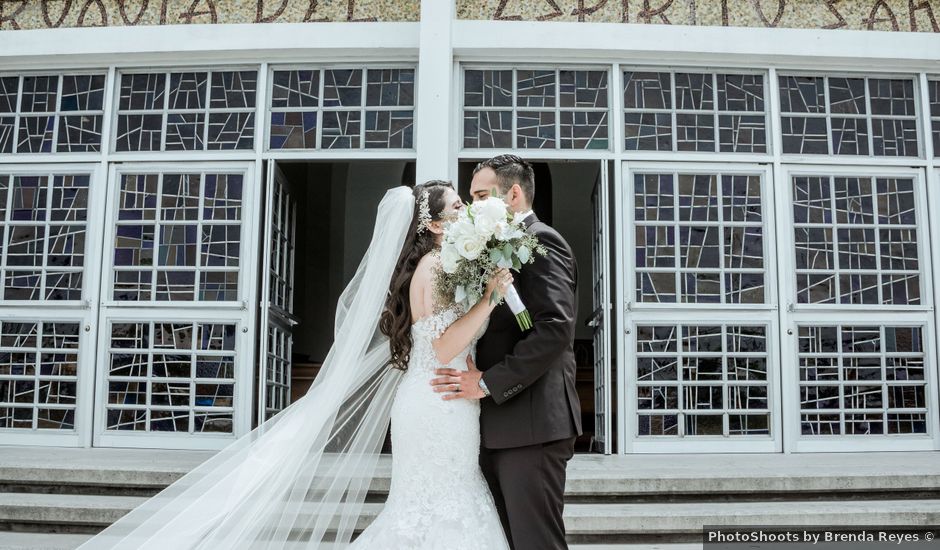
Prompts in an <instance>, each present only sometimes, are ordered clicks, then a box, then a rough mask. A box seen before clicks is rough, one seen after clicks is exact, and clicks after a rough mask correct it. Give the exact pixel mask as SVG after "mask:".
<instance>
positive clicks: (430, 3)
mask: <svg viewBox="0 0 940 550" xmlns="http://www.w3.org/2000/svg"><path fill="white" fill-rule="evenodd" d="M455 17H456V8H455V6H454V1H453V0H422V1H421V26H420V36H419V42H418V47H419V50H418V74H417V79H418V81H417V90H416V92H415V96H416V102H417V103H416V104H415V147H416V149H417V155H418V160H417V179H416V181H417V182H418V183H420V182H422V181H425V180H429V179H450V180H455V179H456V177H457V151H456V140H455V139H454V135H455V132H454V131H453V128H454V121H455V120H457V113H456V112H455V108H456V106H455V105H452V104H451V103H452V100H453V98H454V93H453V90H454V82H453V81H454V79H453V75H452V74H451V70H452V67H453V53H452V52H453V47H452V44H451V34H452V28H453V21H454V18H455ZM455 183H456V182H455Z"/></svg>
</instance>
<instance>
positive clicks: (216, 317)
mask: <svg viewBox="0 0 940 550" xmlns="http://www.w3.org/2000/svg"><path fill="white" fill-rule="evenodd" d="M188 170H192V171H197V170H208V171H217V172H224V173H233V172H240V173H243V174H244V176H243V180H242V207H241V208H242V219H241V222H240V225H241V227H242V234H241V244H240V253H241V256H240V262H239V267H240V269H239V275H238V285H239V286H238V287H239V293H240V299H239V300H237V301H232V302H155V301H151V302H124V301H115V300H113V299H112V296H113V294H112V292H113V283H112V273H113V262H114V254H113V243H114V235H115V221H116V216H117V201H118V198H119V194H120V186H119V183H120V177H121V175H122V174H124V173H158V172H185V171H188ZM108 181H109V185H108V195H107V208H106V211H107V214H106V215H105V216H103V217H102V218H103V219H104V220H105V223H107V227H106V228H105V238H104V246H105V248H106V249H107V250H108V251H109V254H108V255H107V256H105V258H104V259H103V261H102V263H101V266H102V269H101V273H102V276H101V296H102V299H101V313H100V316H99V321H98V326H99V327H100V329H99V334H98V343H97V349H99V350H101V358H100V360H99V361H98V374H97V387H96V391H95V407H94V411H95V428H94V438H93V444H94V445H95V446H115V447H151V448H179V449H220V448H222V447H224V446H225V445H226V444H228V443H230V442H231V441H232V440H234V439H235V438H236V437H238V436H241V435H244V434H245V433H247V432H249V431H250V430H251V419H252V410H253V407H252V405H251V403H252V395H253V392H254V384H255V381H256V380H255V379H256V368H255V357H256V355H255V353H256V350H255V341H254V335H255V331H256V330H257V322H258V319H257V314H256V313H255V311H254V309H253V308H251V309H249V304H254V303H256V302H257V299H258V296H257V284H256V278H257V266H258V262H259V258H258V254H259V251H258V246H257V243H258V239H259V238H260V223H259V221H258V220H259V215H260V209H261V205H260V200H259V198H258V196H257V195H258V193H257V190H258V186H257V185H256V183H257V174H256V173H255V164H254V163H250V162H195V163H144V162H139V163H127V164H112V165H111V169H110V173H109V178H108ZM197 285H198V281H197ZM149 320H159V321H165V322H174V321H181V322H186V321H203V322H209V323H234V324H235V326H236V331H237V334H236V342H235V356H236V360H235V388H234V395H233V404H234V411H235V412H234V416H233V432H232V433H231V434H217V433H210V434H186V433H177V432H168V433H157V432H139V431H130V430H128V431H126V432H123V431H119V430H107V399H108V371H109V362H110V357H109V354H108V349H109V348H110V340H111V332H110V327H111V323H113V322H122V321H129V322H133V321H137V322H140V321H149Z"/></svg>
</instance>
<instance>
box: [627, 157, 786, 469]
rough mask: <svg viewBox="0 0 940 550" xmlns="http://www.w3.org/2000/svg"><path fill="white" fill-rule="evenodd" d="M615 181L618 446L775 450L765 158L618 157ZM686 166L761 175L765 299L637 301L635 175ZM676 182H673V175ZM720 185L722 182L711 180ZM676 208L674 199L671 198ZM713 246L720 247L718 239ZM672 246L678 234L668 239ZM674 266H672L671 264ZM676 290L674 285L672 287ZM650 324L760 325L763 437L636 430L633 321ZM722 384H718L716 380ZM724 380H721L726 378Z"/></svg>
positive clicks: (771, 249) (772, 255) (770, 227)
mask: <svg viewBox="0 0 940 550" xmlns="http://www.w3.org/2000/svg"><path fill="white" fill-rule="evenodd" d="M621 170H622V175H621V183H620V184H619V185H618V186H617V187H618V190H619V191H620V195H621V196H620V197H618V198H617V199H616V200H617V205H618V208H617V212H616V214H615V215H616V217H617V218H619V220H617V225H618V226H620V227H621V230H619V231H618V232H617V233H618V236H620V243H618V245H617V249H616V252H617V253H616V255H617V256H618V258H617V260H616V267H617V269H618V270H619V274H618V277H617V279H618V284H617V288H618V290H619V291H620V296H621V298H620V299H621V300H622V304H623V305H622V307H621V308H620V311H621V312H623V323H622V326H623V330H622V331H621V332H620V338H619V340H620V342H619V350H620V351H619V353H618V354H617V358H618V374H617V386H618V388H617V393H618V395H620V396H622V398H621V399H620V400H619V402H620V403H621V404H620V406H619V407H618V411H617V413H618V416H619V417H620V420H619V422H618V424H619V426H618V427H619V428H620V430H621V431H620V443H621V445H622V446H621V447H620V449H621V450H622V451H621V452H622V453H662V452H703V453H704V452H780V451H781V450H782V442H783V437H782V421H781V420H782V419H781V417H782V409H781V399H780V398H779V395H780V393H779V392H780V390H779V386H780V376H779V372H780V370H781V369H780V356H779V343H778V341H777V338H776V334H777V332H778V316H777V311H776V310H777V290H776V276H775V275H776V258H777V256H778V254H777V243H776V242H774V238H773V236H774V227H775V218H776V216H775V214H776V212H775V201H774V196H773V193H772V192H771V190H772V189H773V181H772V177H771V176H772V172H771V170H770V167H769V166H767V165H764V164H754V163H718V162H707V163H706V162H698V163H681V164H679V165H678V167H677V163H673V162H667V161H650V162H644V161H630V160H627V161H623V162H622V163H621ZM673 171H678V172H689V173H716V174H718V173H720V174H760V175H761V190H762V191H761V197H762V203H761V214H762V216H761V222H762V223H761V227H762V231H763V235H764V285H765V286H764V298H765V303H764V304H696V303H692V304H684V303H682V302H676V303H645V302H642V303H641V302H636V276H635V266H634V260H633V258H635V248H634V247H635V245H636V242H635V240H636V233H635V230H634V229H635V227H636V226H635V220H634V204H633V176H634V174H642V173H656V172H673ZM675 185H678V181H676V182H675ZM718 185H719V186H720V185H721V182H720V181H719V182H718ZM676 207H677V208H678V205H676ZM719 245H721V246H723V244H722V243H719ZM675 246H676V248H677V249H678V247H679V243H678V241H677V242H676V244H675ZM676 270H678V266H676ZM676 291H677V293H678V292H679V289H678V288H677V289H676ZM655 323H676V324H717V323H727V324H743V325H749V324H750V325H757V324H764V325H766V326H767V333H766V337H767V408H768V410H769V412H770V414H771V420H770V424H769V427H770V435H769V436H744V435H736V436H728V437H726V436H687V437H677V436H643V437H638V436H637V435H636V430H637V384H636V361H635V355H636V353H635V350H636V326H637V325H638V324H639V325H646V324H655ZM723 385H725V384H723ZM725 386H726V385H725ZM726 387H727V386H726Z"/></svg>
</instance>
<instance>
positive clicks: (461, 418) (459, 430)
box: [350, 309, 509, 550]
mask: <svg viewBox="0 0 940 550" xmlns="http://www.w3.org/2000/svg"><path fill="white" fill-rule="evenodd" d="M458 316H459V313H458V312H457V311H455V310H454V309H446V310H443V311H441V312H438V313H435V314H433V315H430V316H427V317H424V318H422V319H420V320H418V321H417V322H416V323H415V324H414V325H412V327H411V335H412V340H413V346H412V350H411V359H410V361H409V363H408V370H407V371H406V372H405V374H404V376H403V377H402V379H401V382H400V383H399V385H398V388H397V390H396V393H395V398H394V401H393V403H392V409H391V432H392V479H391V486H390V488H389V494H388V500H387V501H386V503H385V506H384V507H383V509H382V511H381V513H380V514H379V515H378V516H377V517H376V518H375V520H374V521H373V522H372V523H371V524H370V525H369V527H368V528H366V529H365V530H364V531H363V532H362V534H360V535H359V537H358V538H357V539H356V540H355V541H353V543H352V545H351V546H350V548H353V549H356V550H376V549H389V550H391V549H394V550H405V549H421V550H444V549H447V550H462V549H466V550H504V549H508V548H509V543H508V542H507V541H506V536H505V534H504V533H503V528H502V525H501V524H500V522H499V515H498V514H497V512H496V507H495V505H494V502H493V496H492V494H490V490H489V487H488V486H487V484H486V480H485V479H484V477H483V473H482V471H481V470H480V465H479V462H478V460H479V452H480V424H479V419H480V402H479V401H476V400H469V399H454V400H447V401H445V400H443V399H441V395H442V394H440V393H436V392H434V391H433V389H432V388H431V386H430V385H429V383H428V382H429V381H430V380H431V379H432V378H434V377H435V376H436V375H435V374H434V369H435V368H438V367H439V366H440V364H439V363H438V361H437V357H436V356H435V354H434V350H433V348H432V347H431V342H432V341H433V340H434V339H435V338H436V337H438V336H439V335H440V334H442V333H443V332H444V330H446V329H447V327H448V326H449V325H450V324H451V323H453V322H454V321H456V320H457V318H458ZM484 329H485V327H483V328H481V330H480V331H479V332H478V333H477V335H476V338H474V341H473V342H471V344H470V345H469V346H467V348H465V349H464V350H463V351H462V352H461V353H460V354H459V355H458V356H457V357H455V358H454V359H453V361H451V362H450V364H449V365H448V366H449V367H451V368H455V369H459V370H466V369H467V364H466V357H467V354H468V353H472V350H473V349H474V348H475V345H476V339H477V338H479V337H480V336H481V335H482V334H483V330H484Z"/></svg>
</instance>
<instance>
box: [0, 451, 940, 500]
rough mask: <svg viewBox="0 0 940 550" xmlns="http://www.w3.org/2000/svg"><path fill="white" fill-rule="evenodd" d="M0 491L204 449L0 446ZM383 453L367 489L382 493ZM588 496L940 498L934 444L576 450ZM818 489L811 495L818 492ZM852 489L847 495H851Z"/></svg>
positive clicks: (155, 480) (154, 480)
mask: <svg viewBox="0 0 940 550" xmlns="http://www.w3.org/2000/svg"><path fill="white" fill-rule="evenodd" d="M0 449H2V452H0V491H6V492H71V493H86V494H87V493H97V494H118V495H120V494H124V495H128V496H148V495H151V494H154V493H156V492H158V491H159V490H161V489H162V488H164V487H166V486H167V485H168V484H170V483H172V482H173V481H175V480H177V479H179V478H180V477H181V476H182V475H184V474H185V473H187V472H188V471H190V470H191V469H192V468H194V467H195V466H197V465H198V464H200V463H201V462H203V461H204V460H206V459H207V458H209V457H210V456H212V453H211V452H206V451H166V450H150V449H98V448H95V449H71V448H58V449H49V448H47V447H5V448H4V447H0ZM390 472H391V458H390V457H389V456H383V457H382V460H381V461H380V464H379V477H378V478H377V479H375V480H374V482H373V484H372V487H371V488H372V491H374V492H376V493H385V492H387V491H388V486H389V475H390ZM565 492H566V495H567V497H568V498H569V499H570V500H571V501H572V502H577V501H578V500H584V499H598V500H603V499H620V500H624V499H627V500H635V501H643V500H647V499H653V500H657V501H658V500H663V499H669V498H671V497H693V496H696V495H697V497H696V498H699V499H708V500H712V499H721V498H722V497H725V498H731V497H733V498H734V500H742V499H749V500H764V499H777V498H794V497H795V498H805V499H812V498H816V497H817V496H818V497H819V498H829V499H833V498H847V496H849V497H850V495H855V497H859V498H862V499H865V498H875V497H873V496H871V495H874V494H878V495H880V496H879V497H877V498H940V452H877V453H876V452H872V453H818V454H801V455H799V454H798V455H794V454H707V455H706V454H696V455H674V454H670V455H628V456H612V455H608V456H604V455H580V454H579V455H575V457H574V458H573V459H572V460H571V462H570V463H569V466H568V479H567V483H566V487H565ZM814 495H815V496H814ZM855 497H850V498H855Z"/></svg>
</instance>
